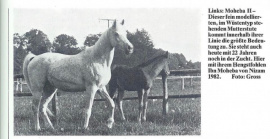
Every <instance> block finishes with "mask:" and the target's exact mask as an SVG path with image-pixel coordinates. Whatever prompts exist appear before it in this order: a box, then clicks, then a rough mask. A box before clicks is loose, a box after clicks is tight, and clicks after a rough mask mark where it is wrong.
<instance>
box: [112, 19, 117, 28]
mask: <svg viewBox="0 0 270 139" xmlns="http://www.w3.org/2000/svg"><path fill="white" fill-rule="evenodd" d="M112 27H113V28H116V20H114V21H113V25H112Z"/></svg>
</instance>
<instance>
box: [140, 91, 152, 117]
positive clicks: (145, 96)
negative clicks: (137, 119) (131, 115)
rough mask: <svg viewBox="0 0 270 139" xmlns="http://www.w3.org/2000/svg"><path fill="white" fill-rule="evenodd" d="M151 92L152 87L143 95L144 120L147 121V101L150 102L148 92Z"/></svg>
mask: <svg viewBox="0 0 270 139" xmlns="http://www.w3.org/2000/svg"><path fill="white" fill-rule="evenodd" d="M149 92H150V88H149V89H148V90H146V92H145V93H144V96H143V113H142V116H143V117H142V121H143V122H144V121H146V110H147V103H148V101H147V100H148V94H149Z"/></svg>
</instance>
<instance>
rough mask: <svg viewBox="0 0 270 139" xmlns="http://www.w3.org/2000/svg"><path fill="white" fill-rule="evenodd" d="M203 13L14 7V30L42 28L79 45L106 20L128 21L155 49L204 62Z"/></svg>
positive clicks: (104, 26) (127, 25) (102, 28)
mask: <svg viewBox="0 0 270 139" xmlns="http://www.w3.org/2000/svg"><path fill="white" fill-rule="evenodd" d="M201 16H202V15H201V13H200V10H199V9H181V8H177V9H176V8H167V9H166V8H144V9H142V8H129V9H128V8H126V9H125V8H118V9H116V8H115V9H80V8H74V9H44V8H43V9H29V8H17V9H14V10H13V17H12V19H13V25H14V26H13V27H14V28H13V31H14V33H19V34H20V35H23V34H24V33H26V32H28V31H30V30H31V29H39V30H41V31H43V32H44V33H45V34H46V35H47V36H48V38H49V40H50V41H51V42H53V40H54V38H55V37H57V36H58V35H60V34H67V35H71V36H73V37H74V38H75V39H76V40H77V42H78V45H77V46H78V47H81V46H83V43H84V40H85V38H86V36H87V35H88V34H97V33H102V32H104V31H105V30H106V29H107V28H108V23H107V21H103V20H99V19H117V20H122V19H124V20H125V28H126V29H127V30H128V31H130V32H135V31H136V29H139V30H141V29H145V30H146V31H147V32H148V33H149V34H150V37H151V39H152V41H153V42H154V45H155V48H161V49H163V50H166V51H169V52H172V53H183V54H184V55H185V57H186V59H187V60H192V61H193V62H196V61H201V38H200V36H201V34H200V30H201V29H200V25H201Z"/></svg>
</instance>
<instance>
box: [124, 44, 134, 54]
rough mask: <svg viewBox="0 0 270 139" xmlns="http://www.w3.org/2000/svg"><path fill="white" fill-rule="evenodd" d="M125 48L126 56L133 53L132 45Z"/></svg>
mask: <svg viewBox="0 0 270 139" xmlns="http://www.w3.org/2000/svg"><path fill="white" fill-rule="evenodd" d="M126 48H127V49H126V51H125V52H126V54H127V55H128V54H132V53H133V45H127V47H126Z"/></svg>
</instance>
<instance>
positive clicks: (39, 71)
mask: <svg viewBox="0 0 270 139" xmlns="http://www.w3.org/2000/svg"><path fill="white" fill-rule="evenodd" d="M12 18H13V27H14V28H13V31H14V32H13V51H14V135H18V136H21V135H200V134H201V98H200V96H201V78H200V74H201V62H200V22H201V20H200V18H201V13H200V10H199V9H180V8H178V9H177V8H175V9H166V8H163V9H162V8H141V9H13V17H12Z"/></svg>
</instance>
